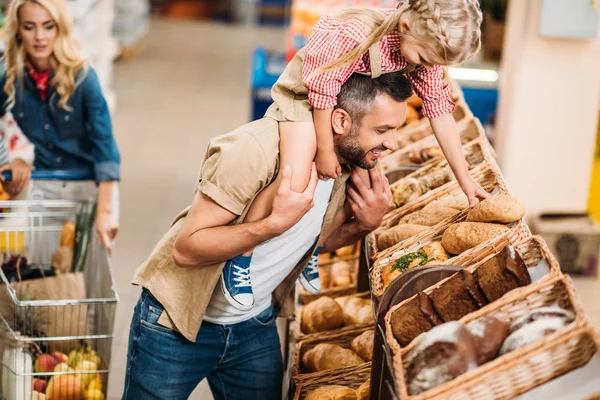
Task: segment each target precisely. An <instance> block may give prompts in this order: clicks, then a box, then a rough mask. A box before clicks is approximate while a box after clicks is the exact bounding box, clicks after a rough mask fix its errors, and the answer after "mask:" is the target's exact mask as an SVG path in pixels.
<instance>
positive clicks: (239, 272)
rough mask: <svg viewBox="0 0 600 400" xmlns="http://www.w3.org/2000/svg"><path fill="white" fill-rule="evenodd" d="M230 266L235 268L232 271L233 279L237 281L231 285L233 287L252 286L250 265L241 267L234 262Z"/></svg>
mask: <svg viewBox="0 0 600 400" xmlns="http://www.w3.org/2000/svg"><path fill="white" fill-rule="evenodd" d="M232 267H233V268H235V270H234V271H233V275H234V277H233V281H234V282H238V283H236V284H235V285H233V286H234V287H247V286H252V284H251V283H250V267H248V268H242V267H240V266H239V265H235V264H233V265H232Z"/></svg>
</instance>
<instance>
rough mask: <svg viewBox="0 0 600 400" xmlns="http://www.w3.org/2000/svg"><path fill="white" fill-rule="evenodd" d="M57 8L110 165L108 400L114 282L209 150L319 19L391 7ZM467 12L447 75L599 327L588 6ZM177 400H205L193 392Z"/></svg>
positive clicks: (526, 5) (189, 2) (253, 109)
mask: <svg viewBox="0 0 600 400" xmlns="http://www.w3.org/2000/svg"><path fill="white" fill-rule="evenodd" d="M0 3H2V2H0ZM4 3H7V2H6V1H4ZM68 3H69V5H70V7H71V11H72V13H73V17H74V19H75V24H76V32H77V35H78V37H79V39H80V41H81V43H82V47H83V49H84V52H85V54H86V56H87V57H88V58H89V59H90V60H91V62H92V64H93V66H94V67H95V68H96V70H97V72H98V74H99V77H100V80H101V83H102V86H103V91H104V94H105V96H106V98H107V100H108V102H109V104H110V108H111V112H112V114H113V124H114V129H115V135H116V139H117V142H118V144H119V148H120V150H121V155H122V182H121V221H120V222H121V224H120V234H119V237H118V240H117V243H116V251H115V253H114V255H113V258H112V266H113V271H114V273H115V278H116V282H117V290H118V292H119V294H120V303H119V305H118V308H117V318H116V325H115V333H116V337H115V340H114V341H113V352H112V353H113V356H112V365H111V377H110V385H109V388H108V398H110V399H117V398H120V395H121V393H122V390H123V381H124V376H125V357H126V351H127V337H128V330H129V323H130V318H131V315H132V312H133V307H134V305H135V303H136V301H137V299H138V297H139V293H140V290H139V288H137V287H134V286H132V285H130V283H129V282H130V280H131V278H132V276H133V273H134V271H135V269H136V268H137V267H138V266H139V265H140V264H141V263H142V262H143V261H144V260H145V259H146V257H147V256H148V255H149V254H150V252H151V250H152V248H153V247H154V245H155V244H156V242H157V241H158V240H159V239H160V237H161V236H162V235H163V234H164V232H165V231H166V230H167V229H168V226H169V223H170V222H171V220H172V218H173V217H174V216H175V215H176V214H177V212H178V211H180V210H181V209H183V208H184V207H186V206H187V205H188V204H189V202H190V200H191V199H192V190H193V187H194V180H195V178H196V175H197V172H198V169H199V167H200V162H201V161H202V157H203V155H204V150H205V147H206V145H207V143H208V141H209V140H210V138H212V137H213V136H215V135H219V134H222V133H226V132H228V131H229V130H231V129H233V128H236V127H238V126H240V125H242V124H244V123H246V122H248V121H250V120H253V119H256V118H260V117H261V116H262V115H263V113H264V111H265V110H266V108H267V106H268V105H269V104H270V101H271V100H270V87H271V86H272V85H273V83H274V82H275V81H276V79H277V77H278V75H279V74H280V73H281V71H282V70H283V68H284V66H285V63H286V62H287V61H288V60H290V59H291V57H292V56H293V55H294V53H295V52H296V51H297V50H298V49H300V48H301V47H303V46H304V44H305V41H306V39H307V37H308V36H309V35H310V33H311V30H312V27H313V25H314V24H315V22H316V21H317V20H318V18H319V17H320V16H321V15H323V14H331V13H335V12H337V11H339V10H341V9H343V8H346V7H351V6H369V7H391V6H393V5H394V4H395V1H394V0H319V1H316V0H292V1H290V0H287V1H285V0H70V1H69V2H68ZM561 3H562V6H561ZM565 4H568V5H569V6H568V7H567V8H568V10H565V7H564V5H565ZM481 5H482V9H483V11H484V14H485V21H484V25H483V48H482V50H481V51H480V53H479V54H478V55H477V56H476V57H475V58H474V59H472V60H470V61H469V62H468V63H466V64H465V65H462V66H459V67H455V68H450V70H449V74H450V76H451V77H452V78H453V79H454V80H455V81H456V82H457V83H458V84H459V85H460V87H461V89H462V91H463V93H464V98H465V100H466V102H467V103H468V105H469V107H470V109H471V110H472V111H473V113H474V115H475V116H476V117H477V118H479V119H480V120H481V122H482V124H483V125H484V127H485V129H486V134H487V135H488V137H489V139H490V141H491V142H492V143H493V145H494V147H495V149H496V152H497V155H498V161H499V164H500V167H501V169H502V171H503V174H504V176H505V178H506V182H507V184H508V187H509V188H510V189H511V191H512V192H513V194H514V195H515V196H516V197H518V198H519V199H520V200H521V201H522V202H523V203H524V205H525V207H526V209H527V219H528V222H530V224H531V227H532V229H533V230H535V231H536V233H539V234H541V235H543V236H544V237H545V238H546V239H547V241H548V243H551V244H552V243H557V242H560V241H559V239H560V238H564V237H567V238H569V241H568V243H569V245H568V246H566V247H565V246H563V247H561V248H558V247H554V248H552V249H551V250H552V251H553V253H554V254H555V255H557V257H558V258H559V261H561V264H562V266H563V268H565V269H566V270H565V271H564V272H567V273H571V274H572V275H573V276H576V277H577V278H576V285H577V287H578V293H579V294H580V296H581V298H582V300H583V303H584V306H585V307H586V310H587V311H588V313H589V314H590V315H591V316H592V319H593V322H594V324H595V327H596V328H597V329H600V302H598V293H600V285H599V284H598V282H597V278H596V276H597V269H598V253H599V250H600V230H599V229H598V227H597V225H596V222H595V221H598V220H600V130H599V128H598V120H599V116H600V107H599V105H600V73H599V71H600V34H599V33H598V27H597V25H598V11H597V7H598V5H597V2H594V1H592V0H571V1H569V2H565V1H564V0H557V1H551V0H527V1H522V0H512V1H508V0H506V1H499V0H481ZM590 5H591V6H592V7H595V8H592V10H596V11H595V15H593V14H591V13H590V11H589V10H590V8H589V6H590ZM580 6H581V7H580ZM561 7H562V8H561ZM584 7H586V8H584ZM582 10H583V11H582ZM585 10H588V11H585ZM586 13H587V14H586ZM2 20H3V17H0V25H2ZM0 35H1V33H0ZM563 242H564V241H563ZM573 254H576V256H573ZM578 257H579V258H578ZM573 258H575V260H574V259H573ZM192 398H193V399H210V398H211V395H210V392H209V390H208V386H207V385H206V383H205V382H203V383H202V384H201V385H200V386H199V387H198V389H197V390H196V392H195V393H194V395H193V396H192Z"/></svg>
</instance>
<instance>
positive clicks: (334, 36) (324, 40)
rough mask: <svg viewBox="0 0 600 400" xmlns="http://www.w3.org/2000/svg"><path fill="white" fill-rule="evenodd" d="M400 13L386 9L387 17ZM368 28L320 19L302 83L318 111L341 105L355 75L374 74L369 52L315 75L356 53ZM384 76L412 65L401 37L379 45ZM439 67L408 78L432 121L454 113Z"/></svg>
mask: <svg viewBox="0 0 600 400" xmlns="http://www.w3.org/2000/svg"><path fill="white" fill-rule="evenodd" d="M394 11H396V9H395V8H390V9H385V12H386V13H388V14H389V13H392V12H394ZM366 30H367V29H366V27H365V26H364V25H363V24H362V23H361V22H360V21H358V20H356V19H349V20H344V19H337V18H332V17H329V16H324V17H321V18H320V19H319V21H318V22H317V24H316V25H315V28H314V30H313V33H312V35H311V36H310V38H309V39H308V42H307V44H306V48H305V53H304V62H303V64H302V82H303V84H304V86H306V88H307V89H308V100H309V102H310V104H311V105H312V106H313V107H314V108H317V109H321V110H327V109H330V108H333V107H334V106H335V105H336V104H337V95H338V94H339V92H340V89H341V87H342V84H343V83H344V82H345V81H346V80H347V79H348V78H349V77H350V75H352V74H353V73H354V72H363V73H364V72H371V66H370V62H369V52H368V51H367V52H365V53H364V54H363V55H361V57H360V58H359V59H358V60H356V61H355V62H353V63H352V64H350V65H349V66H347V67H345V68H340V69H338V70H335V71H330V72H326V73H323V74H316V73H315V74H313V73H314V72H315V71H316V70H318V69H319V68H320V67H322V66H325V65H328V64H330V63H331V62H333V61H334V60H336V59H338V58H339V57H340V56H341V55H343V54H345V53H347V52H349V51H351V50H352V49H354V48H355V47H356V46H357V45H358V44H359V43H360V42H361V41H363V40H364V39H365V37H366V34H365V33H366ZM379 50H380V53H381V72H382V73H386V72H395V71H400V70H402V69H404V68H406V67H407V66H408V65H409V63H408V61H406V59H405V58H404V57H403V56H402V54H401V53H400V36H399V35H398V33H396V32H392V33H389V34H387V35H385V36H384V37H383V38H382V39H381V40H380V41H379ZM442 76H443V70H442V67H440V66H439V65H436V66H433V67H432V68H425V67H422V66H418V67H417V68H416V69H415V70H414V71H412V72H410V73H409V74H408V75H407V77H408V79H409V81H410V83H411V85H412V87H413V89H414V91H415V93H416V94H417V96H419V97H420V98H421V99H422V100H423V109H422V113H423V115H425V116H426V117H428V118H437V117H439V116H442V115H444V114H449V113H451V112H453V111H454V108H455V105H454V102H452V99H451V97H450V87H449V85H448V83H447V82H445V81H444V80H443V79H442Z"/></svg>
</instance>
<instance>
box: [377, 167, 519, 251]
mask: <svg viewBox="0 0 600 400" xmlns="http://www.w3.org/2000/svg"><path fill="white" fill-rule="evenodd" d="M471 176H472V177H473V179H474V180H475V181H476V182H477V183H479V185H481V187H483V189H485V190H486V191H487V192H489V193H497V192H504V193H508V189H507V187H506V184H505V182H504V178H503V177H502V174H501V173H500V171H499V170H498V169H497V168H496V166H495V165H489V164H487V163H485V164H484V165H483V166H481V168H477V169H475V170H473V171H472V173H471ZM461 193H462V189H461V188H460V186H459V185H458V182H456V181H454V182H452V184H451V185H449V186H448V187H447V188H446V189H445V190H443V191H437V192H436V193H435V194H434V195H432V196H425V197H422V198H421V199H417V201H414V202H411V203H410V207H401V208H398V209H395V210H393V211H391V212H389V213H388V214H386V215H385V216H384V218H383V222H382V224H381V225H382V226H381V228H379V229H377V230H375V231H373V232H371V233H370V234H369V236H368V240H369V241H370V243H369V244H370V248H371V258H372V259H377V258H380V254H379V253H380V252H383V251H385V250H387V249H383V250H380V249H379V248H378V246H377V236H378V235H379V234H380V233H382V232H383V231H385V230H386V229H389V228H391V227H393V226H396V225H397V224H398V221H399V220H400V219H402V218H403V217H404V216H406V215H408V214H411V213H413V212H415V211H419V210H421V209H423V208H424V207H425V206H427V205H428V204H429V203H431V202H432V201H434V200H438V199H442V198H445V197H452V196H456V195H459V194H461ZM467 212H468V210H464V212H463V213H462V214H464V215H462V214H461V215H458V216H455V217H453V218H448V219H446V220H443V221H440V222H439V223H438V224H437V225H436V226H434V227H431V228H430V229H427V230H425V231H423V232H421V234H420V235H419V237H429V236H431V235H432V234H435V232H438V231H439V229H440V226H438V225H441V226H442V227H446V226H448V225H449V224H450V223H451V222H456V221H457V220H460V219H464V217H465V216H466V213H467ZM417 240H418V239H417V237H413V238H409V239H407V240H405V241H403V242H402V243H397V247H399V248H403V247H406V246H410V245H411V244H412V243H416V241H417Z"/></svg>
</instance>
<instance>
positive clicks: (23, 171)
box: [0, 158, 31, 197]
mask: <svg viewBox="0 0 600 400" xmlns="http://www.w3.org/2000/svg"><path fill="white" fill-rule="evenodd" d="M6 170H11V171H12V180H11V181H10V182H6V183H4V184H3V186H4V188H5V189H6V192H7V193H8V194H10V195H11V197H15V196H17V195H18V194H19V193H21V192H22V191H23V189H24V188H25V186H26V185H27V184H28V183H29V179H31V167H30V166H29V165H28V164H27V163H26V162H25V161H23V160H21V159H19V158H17V159H15V160H13V161H11V162H10V163H8V164H4V165H3V166H2V167H0V172H2V171H6ZM0 180H2V181H4V178H0Z"/></svg>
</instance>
